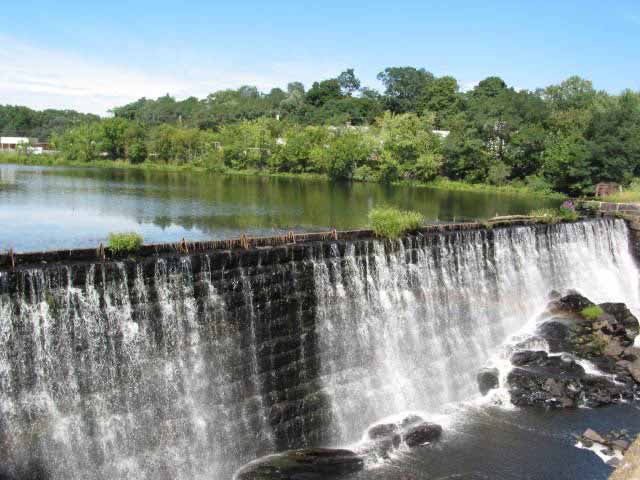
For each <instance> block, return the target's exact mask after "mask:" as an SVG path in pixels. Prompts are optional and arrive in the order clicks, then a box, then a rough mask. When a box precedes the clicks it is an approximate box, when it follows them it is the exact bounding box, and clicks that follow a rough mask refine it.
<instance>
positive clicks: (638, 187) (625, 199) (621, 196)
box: [596, 178, 640, 203]
mask: <svg viewBox="0 0 640 480" xmlns="http://www.w3.org/2000/svg"><path fill="white" fill-rule="evenodd" d="M596 200H602V201H603V202H614V203H640V178H634V179H633V180H632V181H631V183H630V184H629V186H628V187H627V189H626V190H625V191H623V192H619V193H616V194H613V195H607V196H606V197H599V198H596Z"/></svg>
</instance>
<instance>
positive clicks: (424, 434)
mask: <svg viewBox="0 0 640 480" xmlns="http://www.w3.org/2000/svg"><path fill="white" fill-rule="evenodd" d="M441 436H442V427H441V426H440V425H438V424H436V423H430V422H423V423H420V424H418V425H415V426H413V427H410V428H409V429H408V430H407V431H406V432H405V433H404V435H403V440H404V442H405V443H406V444H407V446H408V447H412V448H413V447H417V446H420V445H424V444H425V443H431V442H435V441H436V440H438V439H440V437H441Z"/></svg>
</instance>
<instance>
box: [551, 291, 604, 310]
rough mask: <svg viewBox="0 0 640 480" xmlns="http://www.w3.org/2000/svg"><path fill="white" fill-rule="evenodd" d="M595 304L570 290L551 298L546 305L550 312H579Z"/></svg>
mask: <svg viewBox="0 0 640 480" xmlns="http://www.w3.org/2000/svg"><path fill="white" fill-rule="evenodd" d="M592 305H595V304H594V303H593V302H592V301H591V300H589V299H588V298H586V297H585V296H583V295H581V294H580V293H578V292H576V291H570V292H569V293H568V294H567V295H565V296H564V297H561V298H558V299H556V300H553V301H552V302H551V303H549V305H548V306H547V310H548V311H549V312H550V313H552V314H555V313H564V314H579V313H580V312H581V311H582V310H583V309H585V308H587V307H590V306H592Z"/></svg>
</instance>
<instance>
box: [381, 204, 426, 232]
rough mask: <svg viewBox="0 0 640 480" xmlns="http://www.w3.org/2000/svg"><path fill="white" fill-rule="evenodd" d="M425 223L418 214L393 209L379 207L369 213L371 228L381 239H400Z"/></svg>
mask: <svg viewBox="0 0 640 480" xmlns="http://www.w3.org/2000/svg"><path fill="white" fill-rule="evenodd" d="M422 221H423V217H422V215H421V214H420V213H418V212H411V211H406V210H399V209H397V208H393V207H377V208H374V209H373V210H371V211H370V212H369V222H370V223H371V228H373V231H374V232H375V234H376V235H378V236H379V237H386V238H398V237H400V236H402V235H404V234H405V233H407V232H409V231H411V230H415V229H417V228H418V227H419V226H420V225H421V224H422Z"/></svg>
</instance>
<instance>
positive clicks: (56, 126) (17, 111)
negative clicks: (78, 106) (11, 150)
mask: <svg viewBox="0 0 640 480" xmlns="http://www.w3.org/2000/svg"><path fill="white" fill-rule="evenodd" d="M99 120H100V117H98V116H97V115H91V114H84V113H78V112H75V111H73V110H52V109H48V110H43V111H36V110H32V109H30V108H28V107H20V106H14V105H0V136H2V137H30V138H38V139H41V140H47V139H49V138H50V137H51V135H52V134H54V133H57V134H60V133H62V132H64V131H65V130H66V129H67V128H70V127H72V126H74V125H81V124H85V123H90V122H97V121H99Z"/></svg>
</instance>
